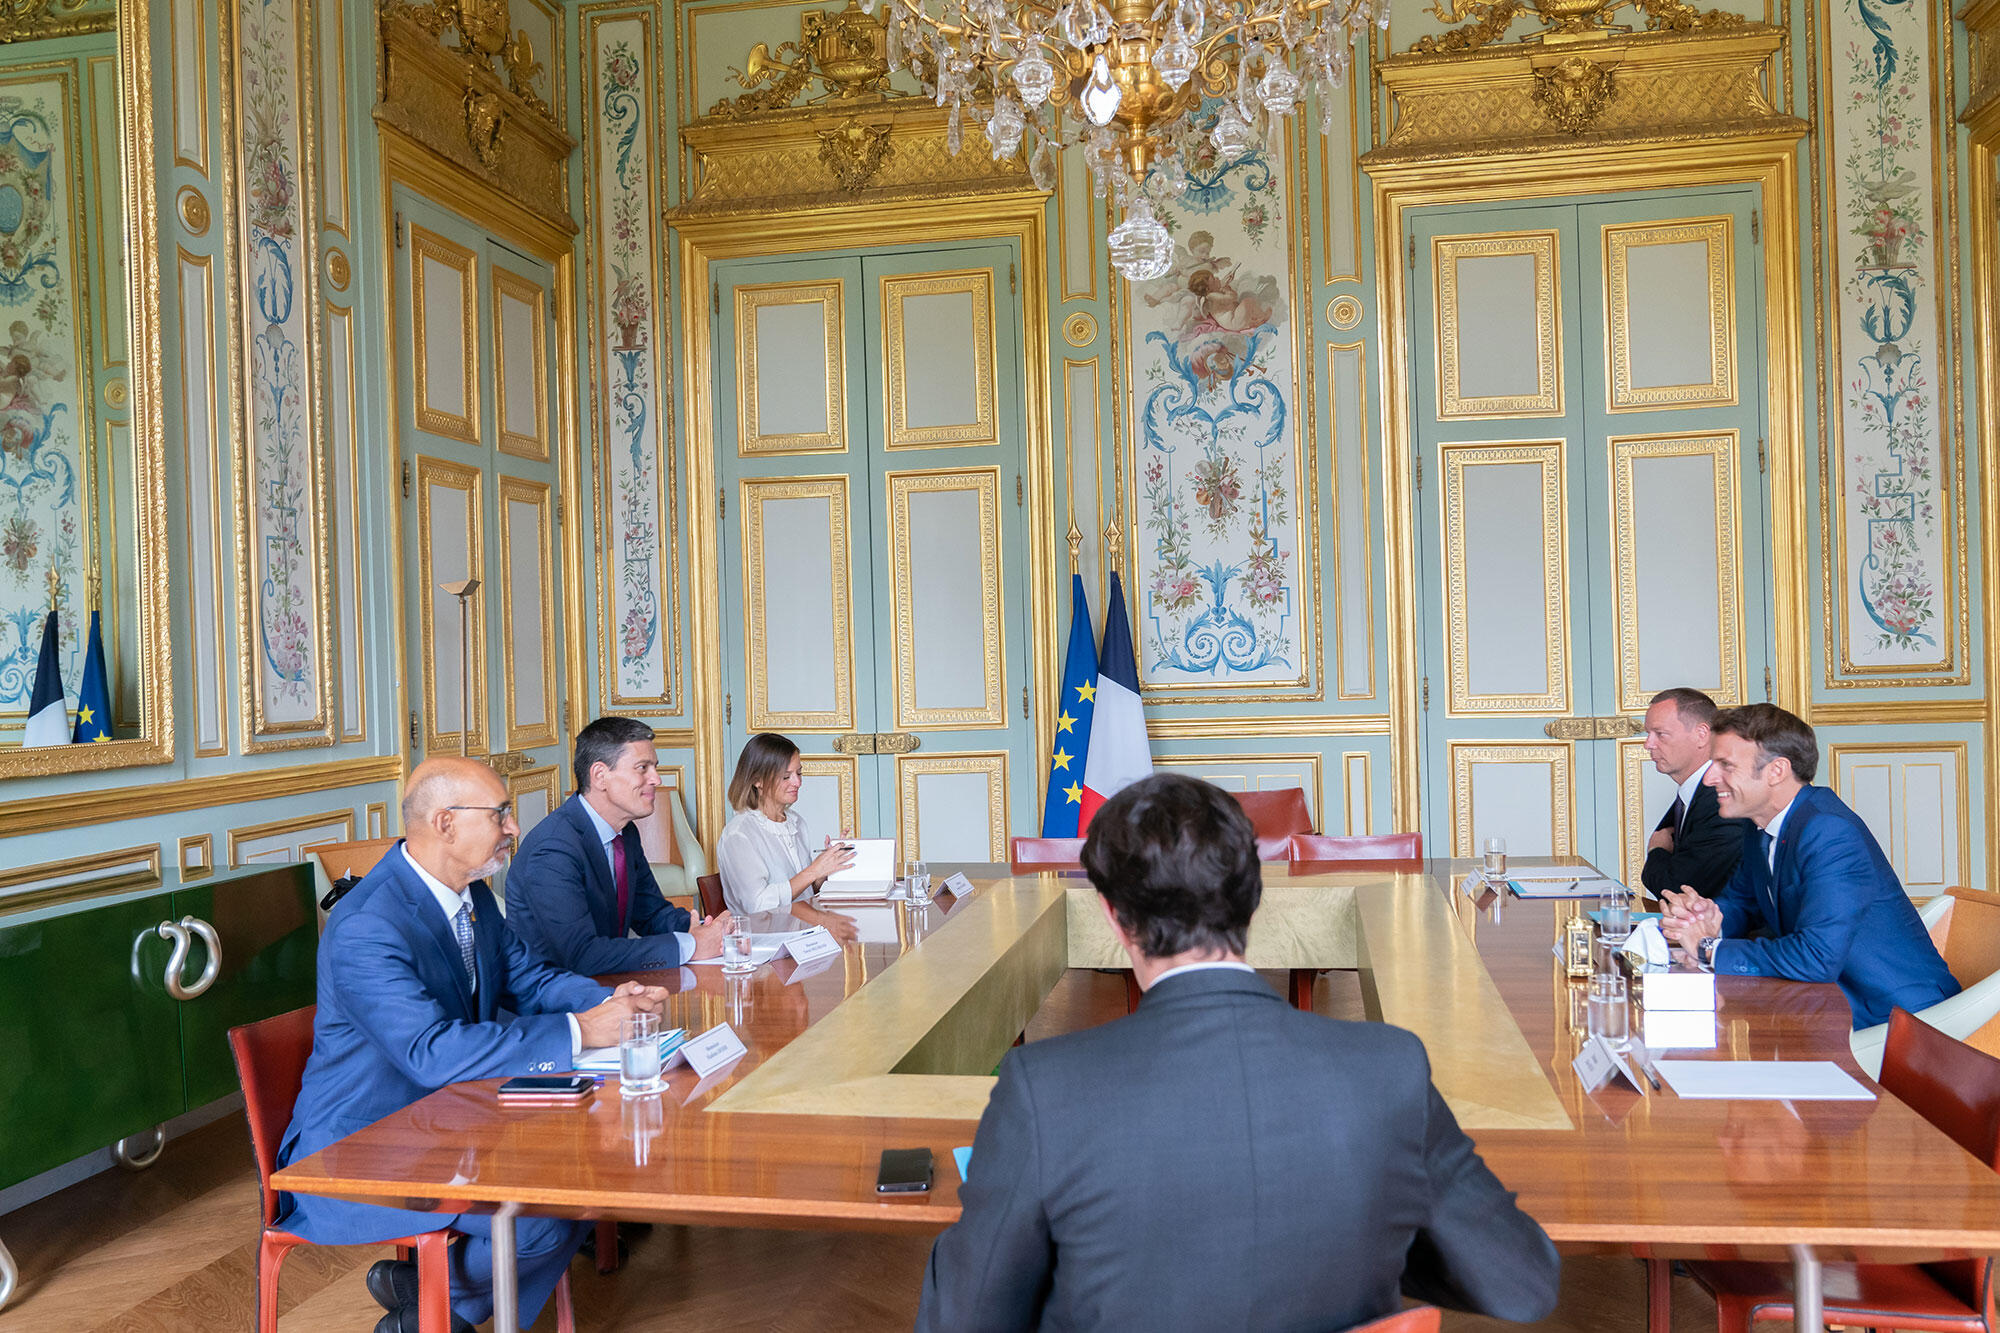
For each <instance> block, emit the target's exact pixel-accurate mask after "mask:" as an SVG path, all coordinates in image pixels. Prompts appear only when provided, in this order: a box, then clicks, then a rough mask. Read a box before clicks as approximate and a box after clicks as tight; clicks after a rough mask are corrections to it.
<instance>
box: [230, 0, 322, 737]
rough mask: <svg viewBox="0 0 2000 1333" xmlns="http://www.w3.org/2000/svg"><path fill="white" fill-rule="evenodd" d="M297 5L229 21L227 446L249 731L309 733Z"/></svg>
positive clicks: (317, 560)
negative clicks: (235, 260) (236, 249)
mask: <svg viewBox="0 0 2000 1333" xmlns="http://www.w3.org/2000/svg"><path fill="white" fill-rule="evenodd" d="M304 30H305V16H304V14H303V13H302V12H301V7H300V4H299V0H241V7H240V9H239V10H238V14H237V39H238V40H237V43H236V49H237V58H238V61H239V62H240V63H239V65H238V76H237V77H238V84H239V88H238V103H237V115H238V118H239V120H240V132H239V135H238V142H237V148H236V152H237V175H238V188H239V190H240V191H241V199H240V209H241V219H242V226H241V229H240V233H241V234H240V244H241V245H242V256H241V258H242V282H243V304H244V321H245V368H244V374H245V377H246V380H247V392H246V394H245V402H246V412H245V419H244V421H243V423H242V424H243V426H244V427H245V431H244V437H243V440H242V442H241V443H240V444H239V446H238V447H239V451H240V456H239V462H238V470H239V475H241V476H244V477H247V478H248V485H247V486H245V487H244V488H243V491H242V492H241V500H240V503H241V504H242V505H243V507H244V510H245V513H244V514H243V516H242V530H243V533H244V534H245V537H244V539H243V540H245V541H246V542H247V550H246V551H244V552H243V554H242V555H241V556H240V557H239V559H240V560H241V561H242V564H243V571H242V572H243V580H242V591H241V594H240V595H242V596H244V597H246V598H247V599H248V602H249V605H248V607H247V608H246V614H245V615H244V616H243V623H244V624H245V625H246V626H247V627H248V629H247V633H248V638H249V641H250V642H249V653H248V657H249V661H248V662H247V663H246V666H247V667H248V668H249V672H248V679H247V681H246V683H245V689H246V690H247V691H248V692H249V695H250V703H251V707H250V708H248V709H246V710H245V712H246V725H248V726H249V727H250V728H251V731H252V733H253V735H255V736H263V735H271V734H283V733H297V732H302V731H303V732H320V731H323V730H324V729H325V728H326V725H327V718H328V710H327V708H326V706H325V691H324V689H323V688H322V686H323V684H324V681H325V675H326V666H327V663H326V658H325V654H326V644H325V615H324V608H323V606H322V605H321V601H322V594H323V592H324V591H325V586H324V562H323V559H322V554H323V553H322V551H321V549H320V539H321V532H320V517H319V516H320V513H321V506H320V503H319V502H320V498H321V496H322V494H323V489H324V483H323V479H322V478H321V476H320V467H321V463H322V457H321V451H320V450H319V449H318V447H317V438H318V431H317V429H316V427H315V421H314V415H313V414H314V397H315V396H314V394H313V393H312V384H313V376H314V375H315V374H316V373H317V372H316V368H315V366H314V364H313V357H312V354H311V351H310V349H311V348H312V347H313V346H314V343H315V338H314V323H315V321H314V320H313V318H312V314H311V312H312V310H313V307H314V303H315V299H316V298H315V294H314V292H313V291H312V290H311V288H312V286H313V283H312V276H311V271H312V266H313V255H312V251H311V249H310V248H309V245H308V241H307V238H309V237H311V236H313V235H316V234H317V233H316V229H315V228H313V227H310V226H308V225H306V219H305V217H304V213H303V210H304V209H305V207H306V197H305V194H304V192H303V190H302V182H303V181H304V180H305V178H306V176H307V174H308V173H307V170H306V165H305V154H306V144H307V142H308V141H307V140H306V138H305V131H304V127H303V125H302V124H301V121H300V111H301V108H303V107H305V106H307V105H309V103H308V101H307V97H306V89H305V87H304V86H303V84H302V81H301V80H302V76H301V74H300V72H299V71H300V70H302V69H304V68H307V67H308V64H309V62H307V61H304V60H302V59H301V58H300V57H301V36H302V34H303V32H304Z"/></svg>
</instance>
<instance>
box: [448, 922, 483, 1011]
mask: <svg viewBox="0 0 2000 1333" xmlns="http://www.w3.org/2000/svg"><path fill="white" fill-rule="evenodd" d="M451 930H452V933H453V934H454V935H456V936H458V956H459V958H460V960H461V961H463V962H464V964H465V979H466V981H467V983H468V984H470V985H471V987H472V989H474V990H478V989H479V965H478V964H477V963H476V962H474V961H473V955H472V904H471V903H467V902H461V903H460V904H459V905H458V915H457V916H455V917H453V918H452V919H451Z"/></svg>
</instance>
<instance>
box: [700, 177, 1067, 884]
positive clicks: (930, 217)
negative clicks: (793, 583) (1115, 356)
mask: <svg viewBox="0 0 2000 1333" xmlns="http://www.w3.org/2000/svg"><path fill="white" fill-rule="evenodd" d="M1048 202H1049V196H1048V195H1046V194H1043V193H1042V192H1041V191H1039V190H1015V191H1009V192H1005V193H992V194H978V195H972V196H969V197H967V196H958V197H954V196H950V195H933V196H927V197H924V198H920V199H907V200H892V201H885V202H882V203H872V204H856V205H850V206H847V207H840V208H803V209H784V210H773V211H770V212H763V213H757V214H754V215H751V216H730V217H704V218H695V219H687V220H684V221H681V222H678V223H675V224H674V228H673V230H674V238H675V248H676V250H677V252H678V257H679V262H678V264H677V267H678V268H679V270H680V278H681V281H680V283H679V293H680V309H679V315H678V319H679V331H680V365H681V383H682V384H684V385H686V386H687V389H686V391H685V392H686V395H687V402H688V432H687V438H688V495H689V496H690V497H691V498H690V503H689V505H688V508H689V510H690V513H689V518H690V524H689V527H690V529H691V541H692V546H693V552H694V565H693V567H694V568H696V569H719V568H721V564H720V561H721V546H720V541H721V533H720V528H719V524H718V521H717V515H716V512H715V510H714V509H713V508H712V507H711V506H709V505H708V504H706V503H705V502H699V501H698V499H696V497H703V496H708V495H712V494H714V493H715V488H716V465H715V383H714V380H715V362H714V347H713V346H712V341H713V335H714V325H713V323H712V322H711V320H710V314H709V305H710V303H709V301H708V299H706V298H707V297H708V295H709V291H710V284H711V282H712V278H711V276H710V265H711V264H714V263H715V262H717V261H719V260H725V259H742V258H750V257H765V256H776V255H788V254H800V253H806V252H810V251H818V250H842V249H859V248H862V247H870V246H892V245H909V244H918V243H922V242H926V241H999V242H1006V241H1013V242H1015V243H1016V244H1017V245H1018V247H1019V252H1020V265H1021V272H1020V289H1021V325H1022V327H1021V353H1022V357H1021V359H1022V362H1023V366H1022V376H1021V420H1022V425H1023V428H1024V430H1025V431H1026V433H1027V440H1026V446H1027V449H1026V452H1027V458H1026V460H1025V467H1026V470H1027V505H1028V513H1027V519H1026V521H1027V531H1028V578H1029V587H1030V588H1031V589H1032V591H1031V592H1030V594H1029V598H1028V612H1029V624H1030V630H1031V634H1030V641H1031V644H1032V648H1031V658H1032V661H1031V666H1030V674H1031V675H1032V677H1033V682H1034V697H1035V699H1037V700H1048V699H1051V698H1053V697H1054V696H1055V692H1056V689H1057V686H1058V683H1059V681H1060V675H1059V672H1058V668H1057V663H1056V633H1055V627H1056V618H1057V605H1056V602H1057V598H1056V593H1057V587H1056V583H1057V577H1056V533H1055V527H1054V526H1053V524H1054V515H1055V512H1056V508H1055V459H1054V455H1053V448H1054V439H1055V436H1054V430H1053V427H1052V426H1051V424H1050V416H1049V410H1050V399H1049V392H1050V391H1049V356H1050V349H1049V319H1050V317H1051V311H1050V306H1049V295H1048ZM996 295H997V294H996ZM688 600H689V611H690V615H691V618H692V621H693V638H694V644H693V647H694V652H693V659H694V685H693V690H692V692H691V695H690V702H689V709H690V715H691V716H692V717H693V719H694V767H695V774H696V778H695V786H696V788H697V790H696V801H697V806H696V814H697V817H698V819H699V821H700V824H699V826H700V829H701V837H702V841H703V844H704V846H706V847H707V848H708V850H709V853H710V855H711V856H713V854H714V847H715V838H716V836H717V835H718V834H719V833H720V832H721V831H722V823H723V818H724V815H725V813H726V812H725V811H724V809H723V801H722V783H721V778H722V775H723V774H724V773H725V772H727V768H726V765H727V764H728V762H729V758H730V757H729V756H727V755H725V754H724V753H723V734H722V710H721V708H720V707H719V706H718V701H717V700H716V697H715V696H716V695H718V694H721V693H722V692H723V686H722V603H721V588H720V586H719V585H718V584H716V583H715V582H714V581H712V580H703V579H693V580H690V582H689V588H688ZM1034 723H1035V752H1036V753H1037V754H1046V753H1047V752H1048V749H1049V747H1050V745H1051V744H1052V743H1053V742H1054V724H1053V722H1052V721H1051V719H1050V717H1049V711H1048V709H1047V708H1046V707H1037V708H1036V709H1035V710H1034ZM1040 782H1041V779H1040V778H1038V779H1037V784H1036V805H1037V807H1039V805H1040V801H1041V787H1040Z"/></svg>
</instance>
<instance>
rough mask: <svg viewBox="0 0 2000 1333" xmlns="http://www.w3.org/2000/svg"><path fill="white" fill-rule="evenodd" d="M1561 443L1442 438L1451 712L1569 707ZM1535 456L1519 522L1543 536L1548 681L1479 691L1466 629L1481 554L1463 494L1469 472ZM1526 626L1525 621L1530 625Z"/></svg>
mask: <svg viewBox="0 0 2000 1333" xmlns="http://www.w3.org/2000/svg"><path fill="white" fill-rule="evenodd" d="M1563 454H1564V444H1563V441H1561V440H1551V441H1547V442H1541V443H1522V444H1447V445H1445V446H1443V455H1444V459H1443V469H1442V470H1443V472H1444V495H1443V498H1442V501H1441V503H1442V505H1443V507H1444V548H1445V549H1444V554H1445V600H1446V608H1445V613H1446V616H1447V618H1448V622H1449V623H1448V625H1447V639H1446V642H1447V643H1449V644H1450V645H1451V660H1452V664H1451V701H1450V711H1451V713H1452V714H1453V715H1454V716H1457V715H1466V714H1493V713H1502V714H1507V713H1566V712H1568V711H1569V706H1570V703H1569V698H1570V695H1569V525H1568V522H1567V512H1566V508H1565V503H1564V498H1563V479H1564V475H1565V474H1564V464H1563ZM1522 463H1528V464H1533V465H1535V466H1536V467H1537V468H1539V469H1540V472H1541V486H1540V498H1541V504H1540V508H1539V510H1538V512H1536V513H1534V514H1521V515H1518V519H1519V521H1520V522H1521V523H1523V524H1528V523H1534V524H1538V525H1539V531H1540V533H1541V544H1542V588H1541V593H1542V596H1541V602H1542V626H1541V628H1540V629H1539V630H1538V631H1534V635H1535V637H1536V638H1537V639H1538V640H1539V641H1540V643H1541V645H1542V650H1543V654H1544V657H1543V663H1544V668H1545V670H1546V672H1547V677H1546V679H1547V688H1546V689H1544V690H1543V691H1541V692H1540V693H1528V692H1523V693H1518V694H1491V693H1484V694H1482V693H1477V692H1475V691H1474V689H1473V684H1472V666H1473V662H1472V657H1473V654H1475V653H1476V652H1477V651H1478V647H1477V645H1476V644H1475V643H1474V642H1473V635H1472V632H1471V629H1470V624H1469V621H1470V601H1471V599H1470V591H1469V585H1470V580H1469V578H1468V571H1469V569H1470V566H1471V565H1472V563H1473V562H1475V561H1477V560H1478V558H1479V552H1478V551H1476V550H1473V549H1471V548H1470V543H1469V542H1468V540H1467V533H1466V528H1467V523H1466V514H1467V499H1468V487H1469V484H1470V483H1472V482H1473V481H1475V480H1476V478H1475V477H1474V475H1473V474H1474V473H1476V472H1477V470H1478V469H1480V468H1482V467H1492V466H1498V465H1507V464H1522ZM1529 631H1530V627H1526V626H1524V627H1523V631H1522V632H1523V633H1524V634H1525V633H1528V632H1529Z"/></svg>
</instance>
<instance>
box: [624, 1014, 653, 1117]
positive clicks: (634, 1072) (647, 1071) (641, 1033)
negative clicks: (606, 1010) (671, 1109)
mask: <svg viewBox="0 0 2000 1333" xmlns="http://www.w3.org/2000/svg"><path fill="white" fill-rule="evenodd" d="M618 1090H619V1091H620V1092H622V1093H623V1094H624V1095H625V1096H627V1097H650V1096H652V1095H653V1094H654V1093H656V1092H658V1091H659V1090H660V1016H659V1015H658V1014H627V1015H625V1017H623V1018H621V1019H619V1020H618Z"/></svg>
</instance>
